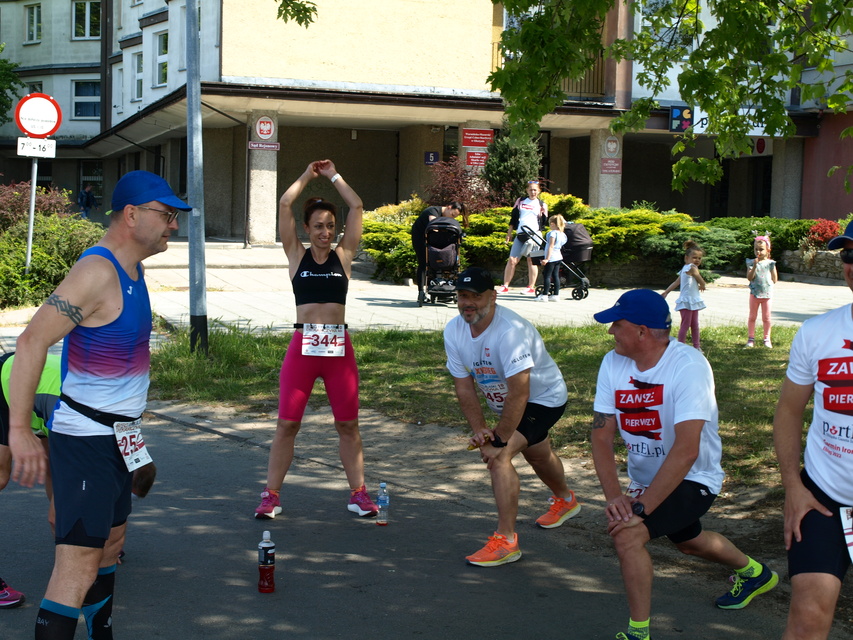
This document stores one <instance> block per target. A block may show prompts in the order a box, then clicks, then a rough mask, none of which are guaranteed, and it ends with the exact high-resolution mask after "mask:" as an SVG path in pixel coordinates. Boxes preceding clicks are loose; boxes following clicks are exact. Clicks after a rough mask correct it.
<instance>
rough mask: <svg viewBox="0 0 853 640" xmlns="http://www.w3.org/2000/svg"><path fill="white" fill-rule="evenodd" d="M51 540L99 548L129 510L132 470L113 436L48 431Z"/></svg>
mask: <svg viewBox="0 0 853 640" xmlns="http://www.w3.org/2000/svg"><path fill="white" fill-rule="evenodd" d="M49 441H50V472H51V475H52V476H53V495H54V503H55V506H56V544H68V545H73V546H76V547H94V548H103V547H104V544H105V543H106V541H107V539H108V538H109V537H110V530H111V529H112V528H113V527H117V526H119V525H122V524H124V523H125V522H126V521H127V517H128V516H129V515H130V510H131V502H130V487H131V481H132V479H133V474H132V473H131V472H130V471H128V470H127V466H126V465H125V464H124V460H123V459H122V457H121V453H120V452H119V449H118V444H117V443H116V439H115V437H113V436H69V435H67V434H64V433H57V432H55V431H52V432H51V434H50V438H49Z"/></svg>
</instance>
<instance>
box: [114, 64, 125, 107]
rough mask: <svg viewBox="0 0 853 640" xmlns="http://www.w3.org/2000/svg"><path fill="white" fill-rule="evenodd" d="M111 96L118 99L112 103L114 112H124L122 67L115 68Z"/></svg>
mask: <svg viewBox="0 0 853 640" xmlns="http://www.w3.org/2000/svg"><path fill="white" fill-rule="evenodd" d="M113 96H114V98H115V99H116V100H117V101H118V102H117V103H116V104H114V105H113V109H115V110H116V113H124V68H123V67H119V68H118V69H116V74H115V77H114V78H113Z"/></svg>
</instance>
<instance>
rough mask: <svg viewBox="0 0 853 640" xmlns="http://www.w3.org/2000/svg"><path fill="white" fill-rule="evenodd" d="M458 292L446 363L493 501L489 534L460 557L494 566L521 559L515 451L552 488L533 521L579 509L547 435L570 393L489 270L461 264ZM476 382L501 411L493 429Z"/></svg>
mask: <svg viewBox="0 0 853 640" xmlns="http://www.w3.org/2000/svg"><path fill="white" fill-rule="evenodd" d="M456 291H457V296H458V302H457V306H458V307H459V315H458V316H457V317H455V318H453V319H452V320H451V321H450V322H449V323H447V327H446V328H445V329H444V349H445V351H446V352H447V369H448V370H449V371H450V374H451V375H452V376H453V384H454V385H455V388H456V397H457V398H458V400H459V407H460V408H461V409H462V413H463V414H464V415H465V418H466V420H467V421H468V424H469V425H470V426H471V430H472V431H473V432H474V435H473V436H472V437H471V439H470V441H469V442H470V447H469V448H476V447H479V449H480V456H481V457H482V459H483V462H484V463H485V464H486V466H487V468H488V469H489V473H490V475H491V480H492V490H493V492H494V495H495V502H496V503H497V508H498V526H497V529H496V530H495V533H494V535H492V536H490V537H489V539H488V542H487V543H486V546H484V547H483V548H482V549H480V550H479V551H477V552H476V553H473V554H471V555H470V556H467V557H466V558H465V559H466V560H467V561H468V563H469V564H473V565H477V566H481V567H493V566H498V565H502V564H506V563H508V562H515V561H516V560H518V559H520V558H521V549H520V548H519V545H518V534H517V533H516V532H515V521H516V516H517V515H518V494H519V490H520V482H519V478H518V473H517V472H516V470H515V467H514V466H513V464H512V459H513V458H514V457H515V456H516V455H518V454H519V453H520V454H521V455H523V456H524V458H525V460H527V462H528V463H530V466H531V467H533V470H534V471H535V472H536V475H537V476H538V477H539V479H540V480H542V482H543V483H545V485H546V486H547V487H548V488H549V489H550V490H551V492H552V494H553V495H552V496H551V498H550V499H549V503H550V508H549V509H548V511H547V512H546V513H544V514H543V515H541V516H540V517H539V518H538V519H537V520H536V524H537V525H539V526H540V527H542V528H543V529H553V528H555V527H559V526H560V525H562V524H563V523H564V522H565V521H566V520H568V519H569V518H572V517H574V516H575V515H577V514H578V513H579V512H580V509H581V505H580V504H579V503H578V501H577V499H576V498H575V494H574V492H573V491H571V490H570V489H569V487H568V484H566V475H565V472H564V471H563V463H562V462H561V461H560V459H559V458H558V457H557V454H555V453H554V450H553V449H552V448H551V440H550V437H549V431H550V429H551V427H553V426H554V425H555V424H556V423H557V421H558V420H559V419H560V418H561V417H562V415H563V412H564V411H565V409H566V402H567V398H568V395H567V392H566V383H565V382H564V381H563V375H562V374H561V373H560V369H559V368H558V367H557V364H556V363H555V362H554V360H553V358H551V356H550V355H549V354H548V352H547V351H546V349H545V343H544V342H543V341H542V337H541V336H540V335H539V332H538V331H536V328H535V327H534V326H533V325H532V324H530V323H529V322H528V321H527V320H525V319H524V318H522V317H521V316H519V315H518V314H517V313H515V312H514V311H510V310H509V309H506V308H504V307H500V306H498V305H497V303H496V301H497V293H496V292H495V288H494V283H493V281H492V276H491V274H489V272H488V271H486V270H485V269H480V268H478V267H470V268H468V269H466V270H465V271H463V272H462V273H460V274H459V276H458V278H457V280H456ZM477 388H479V389H480V392H481V393H482V394H483V396H485V398H486V402H487V403H488V405H489V407H491V409H492V410H493V411H494V412H495V413H496V414H498V416H499V419H498V423H497V425H495V427H494V429H490V428H489V427H488V426H487V424H486V418H485V416H484V415H483V409H482V407H481V406H480V400H479V398H478V397H477Z"/></svg>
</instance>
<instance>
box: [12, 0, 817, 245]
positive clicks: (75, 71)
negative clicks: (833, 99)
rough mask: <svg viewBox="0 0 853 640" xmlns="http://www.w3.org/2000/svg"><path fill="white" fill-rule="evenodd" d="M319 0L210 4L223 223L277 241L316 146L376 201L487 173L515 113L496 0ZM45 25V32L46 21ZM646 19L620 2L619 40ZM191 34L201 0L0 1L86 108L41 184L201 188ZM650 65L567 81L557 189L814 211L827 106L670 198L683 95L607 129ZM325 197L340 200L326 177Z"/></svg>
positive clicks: (206, 83) (609, 68) (206, 42)
mask: <svg viewBox="0 0 853 640" xmlns="http://www.w3.org/2000/svg"><path fill="white" fill-rule="evenodd" d="M317 5H318V10H319V13H318V16H317V19H316V21H315V22H314V23H313V24H312V25H311V26H310V27H309V28H307V29H306V28H303V27H300V26H299V25H297V24H291V23H287V24H285V23H283V22H282V21H280V20H278V19H277V17H276V10H277V5H276V3H275V2H273V1H272V0H265V1H255V2H246V1H245V0H197V6H198V9H199V27H200V28H199V33H198V34H197V36H196V37H198V39H199V41H200V47H201V103H202V107H201V109H202V114H203V115H202V126H203V131H204V134H203V146H204V177H205V181H204V182H205V224H206V231H207V234H208V236H209V237H231V238H234V237H237V238H242V237H245V238H246V239H247V240H249V241H250V242H251V243H265V242H271V241H273V240H274V239H275V237H276V228H275V227H276V211H277V202H278V197H279V196H280V194H281V192H282V190H283V189H284V188H286V187H287V185H289V184H290V183H291V182H292V180H293V179H294V178H295V177H296V176H297V175H299V173H301V171H302V170H303V169H304V167H305V166H306V165H307V164H308V162H310V161H311V160H314V159H318V158H326V157H328V158H332V159H333V160H335V162H336V164H337V166H338V168H339V169H340V170H341V173H343V174H345V175H346V176H347V179H348V181H349V182H350V183H351V184H353V185H354V186H355V188H356V189H357V191H358V192H359V194H360V195H361V196H362V198H363V199H364V201H365V205H366V206H367V207H368V208H373V207H377V206H380V205H382V204H385V203H389V202H397V201H399V200H401V199H405V198H407V197H409V195H410V194H412V193H420V194H423V193H424V188H425V185H426V184H427V183H428V179H429V169H430V166H431V164H432V163H434V162H435V161H436V160H437V159H447V158H448V157H449V156H450V155H456V154H459V155H460V157H461V158H463V160H464V161H465V162H467V163H468V164H469V165H470V166H472V167H476V166H477V165H478V164H479V163H480V162H482V158H483V156H482V152H483V151H484V149H483V148H482V147H480V146H478V145H480V144H482V143H483V140H484V139H485V138H487V137H488V135H489V134H490V131H493V130H496V129H498V128H499V127H500V125H501V119H502V103H501V100H500V96H499V95H497V94H494V93H492V92H491V91H490V89H489V86H488V83H487V82H486V78H487V76H488V75H489V73H490V72H491V70H492V69H493V68H494V67H495V65H496V64H498V63H499V57H498V48H497V42H498V40H499V38H500V33H501V31H502V30H503V28H504V25H505V23H506V18H505V14H504V11H503V9H502V8H501V7H500V5H497V6H496V5H493V4H492V3H491V2H490V1H489V0H454V1H450V0H431V1H430V2H425V1H423V0H396V1H395V2H392V3H389V2H387V1H383V0H359V1H358V2H352V1H351V0H319V1H318V3H317ZM98 12H99V14H98ZM96 15H99V18H98V19H97V20H95V18H94V16H96ZM81 23H82V26H80V25H81ZM36 24H39V25H40V27H39V29H40V36H39V37H38V38H36V37H34V36H35V34H34V33H30V31H31V29H34V28H35V27H32V28H31V26H30V25H36ZM642 27H643V25H642V18H641V17H637V16H634V15H633V14H632V13H631V12H630V11H629V10H628V9H627V8H626V7H625V6H624V5H622V4H621V3H618V6H617V7H616V8H614V10H613V11H612V12H611V14H610V16H609V18H608V22H607V26H606V29H605V38H606V39H613V38H615V37H617V36H618V37H625V36H626V35H630V33H632V32H633V30H635V29H639V28H642ZM186 31H187V30H186V2H185V0H115V1H114V2H96V1H87V2H83V1H77V0H49V1H48V0H42V1H41V2H33V1H32V0H6V1H3V0H0V41H4V42H6V43H7V49H6V54H7V55H8V56H9V58H10V59H12V60H15V61H17V62H20V63H21V70H20V71H21V77H22V78H24V79H25V80H27V81H28V82H29V81H30V80H32V81H33V82H37V81H38V82H41V83H42V85H41V88H42V90H43V91H45V92H46V93H50V94H51V95H53V96H54V97H55V98H56V99H57V100H58V101H59V102H60V104H61V105H62V108H63V110H64V111H65V113H66V114H68V113H72V114H83V115H75V116H72V117H69V118H68V119H67V120H66V121H64V122H63V126H62V127H61V128H60V131H59V132H58V135H57V136H56V137H57V140H58V142H59V152H58V154H57V158H56V159H55V160H54V161H52V162H50V163H44V164H45V165H49V168H46V169H45V173H43V172H42V171H41V170H40V171H39V173H40V181H50V182H53V183H55V184H58V185H60V186H64V187H67V188H71V189H74V190H76V189H79V184H80V183H81V182H82V181H84V180H86V179H87V176H92V175H94V174H98V175H100V176H102V181H101V182H100V183H99V188H100V189H101V190H102V191H103V193H104V195H106V196H108V195H109V193H110V191H111V185H112V184H114V183H115V181H116V180H117V179H118V177H119V176H120V175H121V174H123V173H124V172H125V171H128V170H131V169H137V168H142V169H148V170H151V171H155V172H157V173H159V174H161V175H163V176H164V177H166V178H167V179H168V180H169V181H170V183H172V184H173V185H174V186H175V187H176V189H177V190H178V191H179V192H182V193H185V191H186V161H187V139H186V136H187V127H186V123H187V104H186V64H187V61H186V38H187V34H186ZM31 36H33V37H31ZM84 47H85V48H84ZM636 72H637V70H636V69H634V68H632V67H631V64H630V63H627V62H625V63H620V64H616V63H614V62H612V61H606V62H605V61H601V62H599V63H598V64H597V65H596V67H595V68H594V69H593V70H592V71H591V72H590V73H589V74H588V75H587V77H586V78H583V79H582V80H579V81H574V82H571V83H566V90H567V92H568V94H569V96H570V99H569V100H568V101H567V102H566V103H565V104H564V105H563V106H562V107H560V108H559V109H557V110H556V111H555V112H554V113H552V114H549V115H548V116H547V117H546V118H544V119H543V122H542V123H541V125H542V138H541V142H540V145H541V147H542V150H543V156H544V160H543V167H542V174H543V175H544V176H545V177H547V178H549V180H551V183H550V186H551V190H552V191H555V192H563V193H573V194H574V195H577V196H580V197H582V198H584V199H585V200H587V201H588V202H590V203H591V204H593V205H596V206H623V205H624V206H627V205H630V204H631V203H632V202H635V201H640V200H646V201H652V202H656V203H657V204H658V206H660V207H661V208H677V209H679V210H681V211H685V212H688V213H690V214H691V215H693V216H695V217H697V218H699V219H707V218H709V217H712V216H718V215H756V214H757V215H767V214H770V215H777V216H784V217H799V216H800V209H801V200H802V198H801V193H802V189H803V186H802V185H803V177H802V176H803V174H804V171H803V157H804V148H805V145H806V144H807V142H806V141H807V140H809V139H811V138H810V137H816V135H817V133H818V131H819V130H818V128H817V127H816V123H817V118H818V115H817V109H812V110H811V112H810V111H809V110H808V109H802V110H801V113H799V114H798V126H799V127H800V133H801V134H802V137H798V138H795V139H793V140H789V141H780V140H767V141H764V142H762V143H761V144H756V152H755V154H754V155H753V156H751V157H744V158H741V159H738V160H734V161H729V162H727V169H726V178H725V180H724V182H723V183H721V184H720V185H716V186H713V187H710V186H705V185H692V186H690V187H688V188H687V189H686V190H685V191H684V192H682V193H674V192H672V190H671V189H670V180H671V165H672V157H671V153H670V151H671V148H672V145H673V142H674V138H673V134H672V133H671V132H670V123H671V112H670V108H671V107H675V108H677V107H678V106H679V101H678V97H677V95H675V94H673V95H665V96H662V99H661V107H662V108H661V109H660V110H659V111H658V112H657V113H656V114H655V115H654V116H653V117H652V118H651V119H650V121H649V122H648V123H647V127H646V130H644V131H643V132H640V133H635V134H626V135H624V136H613V135H611V134H610V132H609V130H608V125H609V123H610V121H611V119H612V118H613V117H614V116H615V115H616V114H618V113H619V112H620V111H621V110H623V109H625V108H627V107H628V106H630V103H631V100H632V99H633V98H635V97H638V96H640V95H643V93H642V90H641V88H640V87H638V86H637V85H636V82H635V80H634V79H635V77H636ZM86 83H88V84H86ZM87 92H88V93H90V94H92V95H87ZM87 98H88V101H87V100H86V99H87ZM87 102H88V103H89V104H88V105H87ZM94 104H97V107H95V106H91V105H94ZM17 135H19V133H18V132H17V130H16V128H15V126H14V124H11V125H5V126H4V127H2V128H0V172H2V173H4V174H5V177H4V179H10V178H17V179H28V176H29V164H28V161H27V160H26V159H19V158H17V157H16V156H15V149H14V145H13V144H12V141H13V140H14V137H16V136H17ZM694 153H697V154H705V155H711V154H713V144H712V142H711V140H710V139H703V140H700V143H699V145H698V146H697V148H696V150H695V151H694ZM309 191H310V192H311V193H307V194H306V196H307V195H322V196H324V197H328V198H331V199H332V200H333V201H334V199H335V198H336V193H335V192H334V190H333V189H332V188H330V186H329V185H326V184H323V183H321V182H319V181H318V182H317V183H315V184H312V185H311V186H310V188H309ZM97 215H98V214H97V213H96V214H95V216H94V217H95V218H96V219H97Z"/></svg>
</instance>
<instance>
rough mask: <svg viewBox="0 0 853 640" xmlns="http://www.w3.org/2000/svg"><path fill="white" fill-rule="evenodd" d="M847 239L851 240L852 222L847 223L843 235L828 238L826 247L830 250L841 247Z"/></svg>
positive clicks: (852, 234) (852, 235) (852, 239)
mask: <svg viewBox="0 0 853 640" xmlns="http://www.w3.org/2000/svg"><path fill="white" fill-rule="evenodd" d="M848 240H851V241H853V222H851V223H850V224H848V225H847V228H846V229H845V230H844V235H843V236H838V237H837V238H833V239H832V240H830V241H829V242H828V243H827V245H826V248H827V249H829V250H830V251H835V250H836V249H843V248H844V243H845V242H847V241H848Z"/></svg>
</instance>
